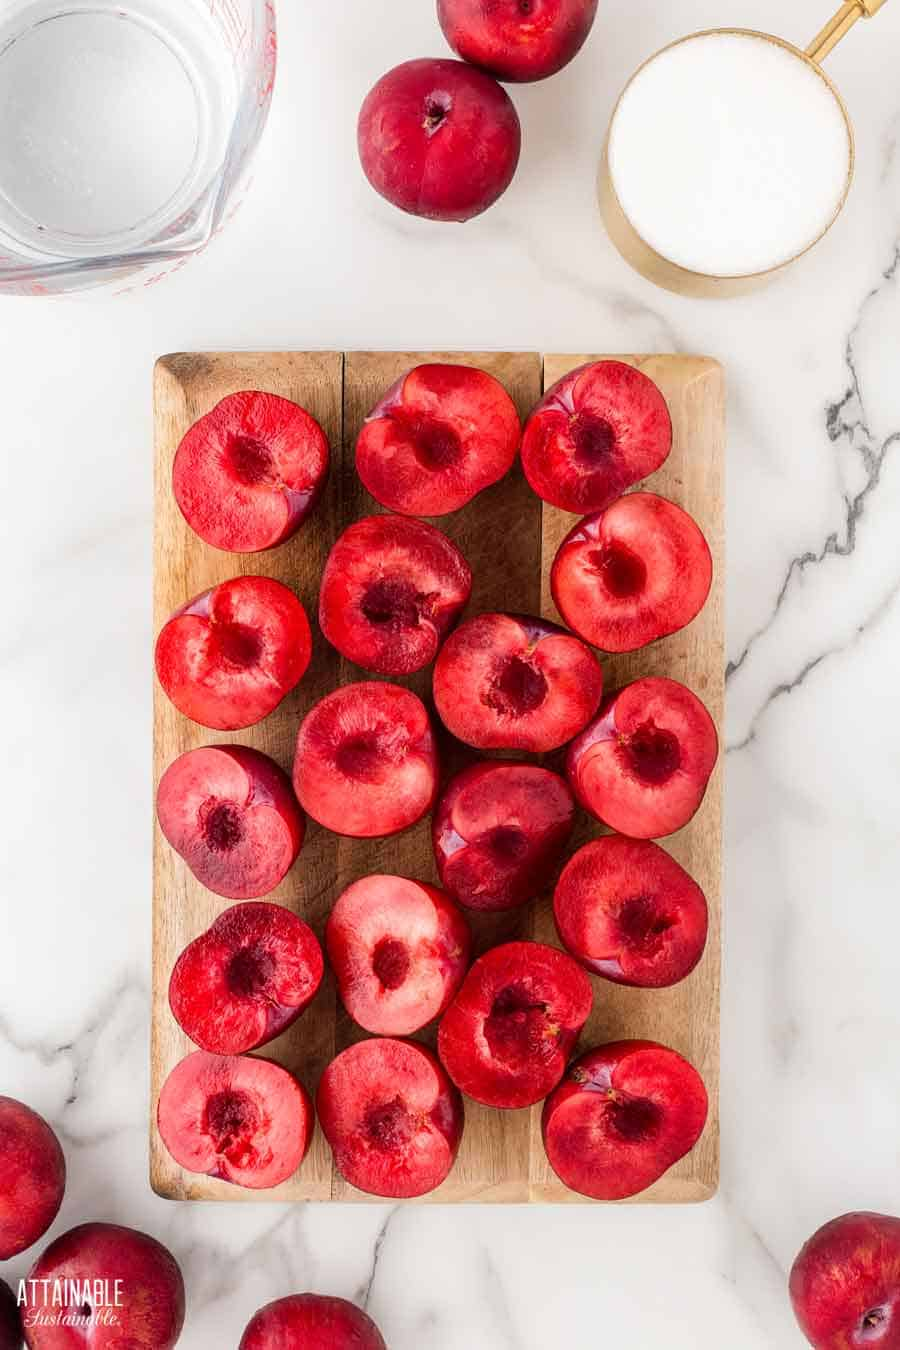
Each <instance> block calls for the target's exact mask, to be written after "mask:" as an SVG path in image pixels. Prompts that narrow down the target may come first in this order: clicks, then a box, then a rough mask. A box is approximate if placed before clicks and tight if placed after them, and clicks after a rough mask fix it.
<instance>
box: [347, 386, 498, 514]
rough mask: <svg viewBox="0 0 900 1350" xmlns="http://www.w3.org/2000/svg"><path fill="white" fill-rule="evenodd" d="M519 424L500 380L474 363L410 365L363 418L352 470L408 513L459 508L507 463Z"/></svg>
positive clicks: (385, 501)
mask: <svg viewBox="0 0 900 1350" xmlns="http://www.w3.org/2000/svg"><path fill="white" fill-rule="evenodd" d="M521 436H522V427H521V424H520V422H519V414H518V413H517V412H516V405H515V404H514V403H513V401H512V399H511V398H510V396H509V394H508V393H507V392H506V390H505V389H504V388H503V385H502V384H501V383H500V381H499V380H495V379H494V377H493V375H488V373H487V372H486V371H484V370H478V369H477V368H476V367H475V366H453V365H443V364H437V363H435V364H431V365H421V366H415V367H414V368H413V369H412V370H411V371H409V372H408V374H406V375H404V376H403V378H402V379H400V380H398V381H397V382H396V384H394V385H392V386H391V388H390V389H389V390H388V391H387V393H386V394H385V396H384V398H383V399H382V400H381V402H380V403H378V404H377V406H376V407H375V408H373V409H372V412H371V413H370V414H369V416H368V417H367V418H366V421H365V424H364V425H363V428H362V431H361V432H360V433H359V438H358V440H357V442H356V469H357V472H358V474H359V476H360V478H361V479H362V481H363V484H364V486H365V487H366V488H367V489H368V490H369V492H370V493H371V494H372V496H373V497H374V498H375V500H376V501H378V502H381V505H382V506H386V507H388V509H389V510H391V511H399V512H400V514H401V515H407V516H444V515H447V514H448V513H449V512H451V511H458V510H459V508H460V507H461V506H465V505H466V503H467V502H470V501H471V500H472V498H473V497H475V496H477V494H478V493H479V492H482V491H483V490H484V489H485V488H487V487H490V486H491V484H493V483H497V482H499V481H500V479H501V478H503V477H504V475H505V474H506V473H508V472H509V470H510V469H511V468H512V465H513V461H514V460H515V457H516V453H517V451H518V449H519V441H520V440H521Z"/></svg>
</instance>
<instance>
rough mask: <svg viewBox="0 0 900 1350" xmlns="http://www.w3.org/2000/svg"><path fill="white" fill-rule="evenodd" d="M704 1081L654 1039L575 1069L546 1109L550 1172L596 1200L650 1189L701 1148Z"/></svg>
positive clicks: (588, 1058)
mask: <svg viewBox="0 0 900 1350" xmlns="http://www.w3.org/2000/svg"><path fill="white" fill-rule="evenodd" d="M707 1111H708V1102H707V1095H706V1088H705V1086H704V1084H703V1079H702V1078H701V1077H700V1075H699V1073H698V1072H697V1070H696V1069H695V1068H694V1066H693V1065H692V1064H690V1063H689V1062H688V1061H687V1060H686V1059H684V1058H683V1057H682V1056H681V1055H679V1054H677V1053H676V1051H674V1050H669V1049H668V1048H667V1047H666V1046H663V1045H657V1044H656V1043H655V1042H653V1041H616V1042H613V1043H611V1044H609V1045H603V1046H599V1047H598V1048H597V1049H595V1050H589V1051H588V1052H587V1054H584V1055H582V1056H581V1058H580V1059H577V1060H576V1061H575V1063H574V1064H572V1065H571V1066H570V1067H569V1069H568V1071H567V1072H566V1076H565V1078H564V1079H563V1081H562V1082H561V1083H560V1085H559V1087H558V1088H557V1089H556V1091H555V1092H553V1093H552V1094H551V1096H550V1097H548V1099H547V1102H546V1105H545V1106H544V1113H543V1119H542V1129H543V1137H544V1147H545V1149H546V1151H547V1157H548V1159H549V1161H550V1166H551V1167H552V1168H553V1170H554V1172H555V1173H556V1175H557V1176H558V1177H559V1179H560V1181H562V1182H563V1184H564V1185H566V1186H568V1187H569V1188H570V1190H573V1191H577V1192H578V1193H579V1194H580V1195H586V1196H588V1197H589V1198H590V1199H592V1200H625V1199H627V1198H628V1197H629V1196H632V1195H638V1194H639V1193H640V1192H641V1191H644V1190H646V1189H647V1187H648V1186H652V1185H653V1183H654V1182H655V1181H658V1180H659V1178H660V1177H661V1176H663V1175H664V1173H666V1172H667V1171H668V1170H669V1168H670V1167H672V1166H674V1164H675V1163H676V1162H678V1160H679V1159H680V1158H683V1157H684V1156H685V1155H686V1154H687V1153H690V1151H691V1149H692V1148H693V1147H694V1145H695V1144H696V1143H697V1140H698V1139H699V1138H700V1136H701V1134H702V1133H703V1129H704V1126H705V1124H706V1117H707Z"/></svg>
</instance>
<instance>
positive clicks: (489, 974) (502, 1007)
mask: <svg viewBox="0 0 900 1350" xmlns="http://www.w3.org/2000/svg"><path fill="white" fill-rule="evenodd" d="M592 1005H593V991H592V989H591V982H590V980H589V979H588V977H587V975H585V973H584V971H583V970H582V969H581V967H580V966H579V965H578V964H577V962H575V961H573V960H572V958H571V956H567V955H566V954H565V952H561V951H559V949H558V948H557V947H547V946H545V945H544V944H543V943H540V942H507V943H505V944H504V945H503V946H500V947H493V948H491V950H490V951H488V952H486V953H485V955H484V956H481V957H479V959H478V960H477V961H476V962H475V964H474V965H473V966H472V968H471V970H470V971H469V973H468V975H467V976H466V978H465V980H464V981H463V984H462V988H461V989H460V991H459V993H458V994H457V995H456V998H455V999H454V1000H453V1002H452V1003H451V1004H450V1007H449V1008H448V1009H447V1012H446V1013H445V1014H444V1017H443V1019H442V1021H441V1026H440V1031H439V1033H438V1054H439V1055H440V1057H441V1062H442V1064H443V1065H444V1068H445V1069H446V1070H447V1072H448V1074H449V1075H450V1077H451V1078H452V1080H453V1082H454V1083H455V1084H456V1086H457V1087H458V1088H459V1089H460V1090H461V1091H462V1092H464V1093H465V1094H466V1096H468V1097H472V1098H473V1099H474V1100H475V1101H477V1102H481V1103H482V1105H484V1106H496V1107H500V1108H504V1109H513V1108H516V1107H522V1106H533V1105H534V1103H535V1102H539V1101H541V1099H542V1098H544V1097H546V1096H547V1093H548V1092H551V1091H552V1090H553V1088H554V1087H555V1086H556V1084H557V1083H558V1082H559V1080H560V1079H561V1078H562V1076H563V1073H564V1071H565V1067H566V1061H567V1059H568V1057H569V1055H570V1053H571V1051H572V1050H573V1049H574V1046H575V1042H576V1041H577V1039H578V1036H579V1033H580V1031H581V1028H582V1027H583V1026H584V1024H585V1022H586V1021H587V1019H588V1017H589V1016H590V1013H591V1007H592Z"/></svg>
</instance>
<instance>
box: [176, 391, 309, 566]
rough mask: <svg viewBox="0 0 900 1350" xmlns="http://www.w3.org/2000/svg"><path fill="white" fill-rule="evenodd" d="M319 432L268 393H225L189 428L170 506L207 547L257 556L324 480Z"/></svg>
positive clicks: (287, 528)
mask: <svg viewBox="0 0 900 1350" xmlns="http://www.w3.org/2000/svg"><path fill="white" fill-rule="evenodd" d="M328 464H329V449H328V441H327V440H326V437H325V433H324V432H323V430H322V428H321V427H320V426H319V424H318V422H317V421H316V420H315V418H314V417H312V416H311V415H310V414H309V413H308V412H307V411H306V410H305V409H304V408H301V407H299V406H298V405H297V404H296V403H291V402H290V400H289V399H286V398H279V397H278V396H277V395H275V394H261V393H255V392H245V393H241V394H231V395H229V397H228V398H225V399H223V400H222V402H221V403H219V404H217V405H216V407H215V408H213V410H212V412H209V413H207V414H206V416H205V417H201V418H200V420H199V421H197V422H195V423H194V425H193V426H192V427H191V429H190V430H189V431H188V433H187V435H186V436H185V437H184V439H183V440H182V442H181V444H180V445H179V447H178V450H177V452H176V454H175V463H174V465H173V467H172V487H173V490H174V492H175V500H176V501H177V502H178V506H179V508H180V510H181V513H182V515H183V516H184V518H185V520H186V521H187V523H188V525H190V527H191V529H192V530H193V531H194V532H195V533H196V534H198V535H199V536H200V538H201V539H202V540H203V541H204V542H205V543H207V544H211V545H212V547H213V548H221V549H226V550H227V551H228V552H230V553H258V552H260V551H261V550H263V549H267V548H274V547H275V545H276V544H280V543H282V542H283V541H284V540H285V539H289V538H290V536H291V535H292V534H294V533H295V532H296V531H297V530H298V529H299V527H300V526H301V525H302V523H303V521H304V520H305V519H306V517H307V516H308V515H309V513H310V511H311V510H312V509H313V507H314V506H315V504H316V501H317V500H318V497H319V494H320V492H321V491H322V487H323V486H324V483H325V479H326V478H327V476H328Z"/></svg>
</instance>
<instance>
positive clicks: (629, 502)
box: [550, 492, 712, 652]
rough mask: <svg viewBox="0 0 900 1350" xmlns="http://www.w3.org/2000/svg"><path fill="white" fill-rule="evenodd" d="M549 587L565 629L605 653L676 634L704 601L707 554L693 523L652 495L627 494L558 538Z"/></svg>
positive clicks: (707, 581)
mask: <svg viewBox="0 0 900 1350" xmlns="http://www.w3.org/2000/svg"><path fill="white" fill-rule="evenodd" d="M550 584H551V588H552V591H553V599H554V600H555V601H556V607H557V609H558V610H559V612H560V614H561V615H562V616H563V618H564V619H565V621H566V623H567V624H568V625H569V627H570V628H571V629H572V630H573V631H574V632H576V633H578V635H579V636H580V637H583V638H584V639H585V641H586V642H591V643H593V645H594V646H595V647H600V648H601V649H602V650H603V651H606V652H633V651H636V650H637V649H638V648H639V647H645V646H646V645H647V643H649V642H655V641H656V639H657V638H662V637H667V636H668V635H669V634H670V633H677V632H678V630H679V629H681V628H684V627H686V625H687V624H689V623H690V622H691V621H692V619H695V618H696V617H697V615H698V614H699V613H700V611H701V609H702V608H703V606H704V605H705V604H706V599H707V596H708V595H709V588H710V586H711V585H712V557H711V556H710V552H709V546H708V544H707V542H706V539H705V538H704V536H703V532H702V530H701V529H700V527H699V525H698V524H697V523H696V521H695V520H694V519H693V518H692V517H691V516H689V515H688V514H687V512H686V511H682V509H681V507H680V506H676V505H675V504H674V502H670V501H667V500H666V498H665V497H657V496H656V494H655V493H652V492H629V493H628V494H626V496H624V497H620V498H619V499H618V501H615V502H613V504H612V506H608V507H607V508H606V510H605V511H601V512H599V513H598V514H596V515H593V516H587V517H586V518H585V519H584V520H581V521H579V522H578V524H577V525H576V526H575V528H574V529H573V530H572V531H571V532H570V533H569V534H568V535H567V536H566V538H565V539H564V540H563V543H562V546H561V547H560V550H559V552H558V553H557V555H556V558H555V559H554V562H553V568H552V570H551V573H550Z"/></svg>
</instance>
